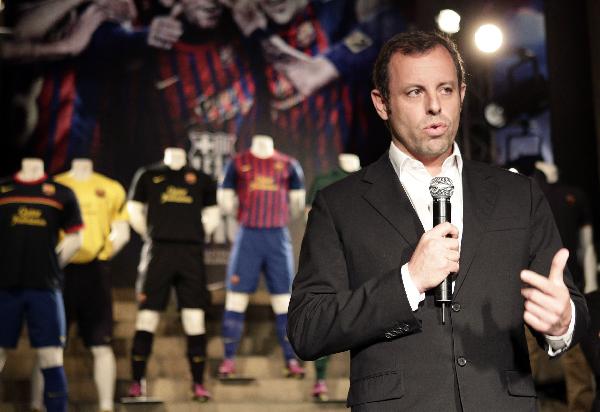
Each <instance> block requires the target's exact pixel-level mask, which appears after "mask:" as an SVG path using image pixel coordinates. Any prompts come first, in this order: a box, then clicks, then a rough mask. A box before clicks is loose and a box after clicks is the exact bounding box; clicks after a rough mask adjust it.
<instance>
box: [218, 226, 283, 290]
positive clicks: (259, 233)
mask: <svg viewBox="0 0 600 412" xmlns="http://www.w3.org/2000/svg"><path fill="white" fill-rule="evenodd" d="M293 271H294V257H293V255H292V242H291V240H290V232H289V231H288V229H287V227H278V228H271V229H255V228H248V227H244V226H241V227H240V228H239V231H238V233H237V235H236V238H235V243H234V244H233V249H232V251H231V256H230V258H229V265H228V266H227V289H228V290H231V291H233V292H242V293H253V292H254V291H255V290H256V288H257V287H258V279H259V276H260V273H261V272H263V273H264V274H265V279H266V283H267V288H268V289H269V292H270V293H271V294H273V295H277V294H283V293H290V291H291V288H292V278H293Z"/></svg>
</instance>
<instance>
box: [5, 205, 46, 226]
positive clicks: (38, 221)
mask: <svg viewBox="0 0 600 412" xmlns="http://www.w3.org/2000/svg"><path fill="white" fill-rule="evenodd" d="M11 224H12V226H15V225H27V226H46V225H47V222H46V219H44V218H43V217H42V211H41V210H40V209H35V208H32V207H27V206H20V207H19V209H18V210H17V213H15V214H14V215H13V216H12V221H11Z"/></svg>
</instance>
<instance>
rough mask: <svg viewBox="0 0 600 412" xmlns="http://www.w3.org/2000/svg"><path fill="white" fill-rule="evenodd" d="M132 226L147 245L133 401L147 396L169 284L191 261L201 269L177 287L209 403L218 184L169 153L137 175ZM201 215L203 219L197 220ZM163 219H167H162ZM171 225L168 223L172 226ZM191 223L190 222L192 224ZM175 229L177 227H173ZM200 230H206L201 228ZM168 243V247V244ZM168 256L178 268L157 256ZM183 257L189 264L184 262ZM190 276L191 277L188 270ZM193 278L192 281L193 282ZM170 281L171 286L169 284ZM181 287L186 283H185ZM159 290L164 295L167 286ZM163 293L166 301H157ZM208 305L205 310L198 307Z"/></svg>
mask: <svg viewBox="0 0 600 412" xmlns="http://www.w3.org/2000/svg"><path fill="white" fill-rule="evenodd" d="M127 210H128V212H129V223H130V225H131V227H132V228H133V229H134V230H135V231H136V232H137V233H138V234H139V235H140V236H141V237H142V239H143V240H144V248H143V250H142V259H141V262H140V276H141V277H140V279H139V280H138V285H137V289H138V301H139V303H140V309H139V311H138V314H137V320H136V332H135V336H134V344H133V348H132V352H131V353H132V373H133V381H132V384H131V386H130V388H129V396H130V397H134V398H141V397H143V396H145V395H146V383H145V378H144V376H145V370H146V364H147V359H148V357H149V356H150V353H151V350H152V342H153V338H154V333H155V332H156V328H157V326H158V322H159V319H160V311H162V310H164V308H165V306H166V301H167V300H168V293H169V291H170V289H171V285H170V282H169V280H170V279H171V278H173V279H174V276H179V275H178V273H172V272H179V271H180V269H178V267H179V266H178V265H180V264H181V262H184V263H185V262H189V261H191V262H192V263H191V265H192V266H191V267H194V268H195V269H194V270H192V271H191V274H189V273H188V274H187V275H186V280H185V282H188V283H187V285H185V284H184V285H181V286H177V284H175V283H174V284H173V285H174V286H175V288H176V292H177V295H178V303H179V306H180V307H181V308H182V309H181V320H182V324H183V329H184V332H185V334H186V336H187V341H188V360H189V362H190V369H191V372H192V377H193V385H192V391H193V394H194V395H193V396H194V399H195V400H199V401H205V400H208V399H209V398H210V394H209V392H208V391H206V389H205V388H204V386H203V374H204V359H205V357H206V338H205V319H204V317H205V314H204V306H205V305H206V304H207V303H208V299H207V296H206V294H208V292H207V291H206V279H205V277H204V269H203V267H204V266H203V261H202V260H203V242H204V236H205V234H207V233H208V234H210V233H212V232H213V231H214V230H215V229H216V227H217V226H218V224H219V222H220V218H221V217H220V211H219V207H218V206H217V205H216V188H215V186H214V182H212V179H211V178H210V177H209V176H208V175H205V174H204V173H202V172H199V171H195V170H194V169H191V168H189V167H188V166H187V156H186V152H185V151H184V150H183V149H181V148H176V147H169V148H167V149H165V152H164V158H163V162H162V164H159V165H156V166H149V167H148V168H142V169H140V170H139V171H138V173H137V174H136V177H135V178H134V183H133V184H132V187H131V193H130V199H129V201H128V202H127ZM200 210H201V216H200V219H197V217H198V212H199V211H200ZM159 215H162V216H161V217H156V216H159ZM166 220H168V222H166ZM188 220H189V221H188ZM173 225H175V226H176V227H173ZM199 226H200V227H199ZM163 241H166V242H167V244H164V243H162V242H163ZM161 253H162V254H164V256H165V258H164V259H165V260H169V259H172V260H173V261H172V263H173V264H172V265H169V266H164V264H163V266H162V267H161V261H160V259H158V257H157V256H159V255H160V254H161ZM181 256H183V258H181V259H179V258H180V257H181ZM184 271H185V272H186V273H187V272H188V271H190V266H189V265H188V266H186V267H185V269H184ZM189 276H191V278H190V277H189ZM165 277H167V281H165V280H164V278H165ZM157 278H160V279H162V280H161V285H165V284H169V286H168V288H167V289H166V290H160V291H159V292H157V291H156V290H153V291H152V294H147V293H146V292H145V290H146V289H145V288H146V286H147V285H148V284H149V282H157V281H156V279H157ZM178 283H181V281H179V282H178ZM159 289H164V287H163V286H161V287H160V288H159ZM157 293H160V294H163V295H164V296H165V297H160V298H159V297H157V296H156V295H157ZM198 305H202V307H198Z"/></svg>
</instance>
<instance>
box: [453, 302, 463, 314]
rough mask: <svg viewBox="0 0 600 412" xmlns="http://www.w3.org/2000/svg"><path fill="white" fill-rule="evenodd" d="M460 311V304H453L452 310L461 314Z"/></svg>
mask: <svg viewBox="0 0 600 412" xmlns="http://www.w3.org/2000/svg"><path fill="white" fill-rule="evenodd" d="M460 309H461V308H460V303H453V304H452V310H453V311H454V312H460Z"/></svg>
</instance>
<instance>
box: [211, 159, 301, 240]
mask: <svg viewBox="0 0 600 412" xmlns="http://www.w3.org/2000/svg"><path fill="white" fill-rule="evenodd" d="M221 187H222V188H225V189H234V190H235V191H236V193H237V195H238V199H239V207H238V221H239V223H240V224H241V225H242V226H246V227H253V228H263V229H266V228H274V227H283V226H286V225H287V224H288V221H289V207H288V203H289V200H288V192H289V191H290V190H296V189H304V173H303V172H302V168H301V167H300V163H298V161H297V160H296V159H294V158H292V157H290V156H287V155H285V154H283V153H281V152H278V151H275V153H274V154H273V156H271V157H269V158H266V159H261V158H258V157H256V156H254V155H253V154H252V153H250V151H249V150H246V151H244V152H242V153H240V154H238V155H236V156H234V157H233V158H232V159H231V160H230V161H229V162H228V163H227V165H226V166H225V173H224V178H223V182H222V183H221Z"/></svg>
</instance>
